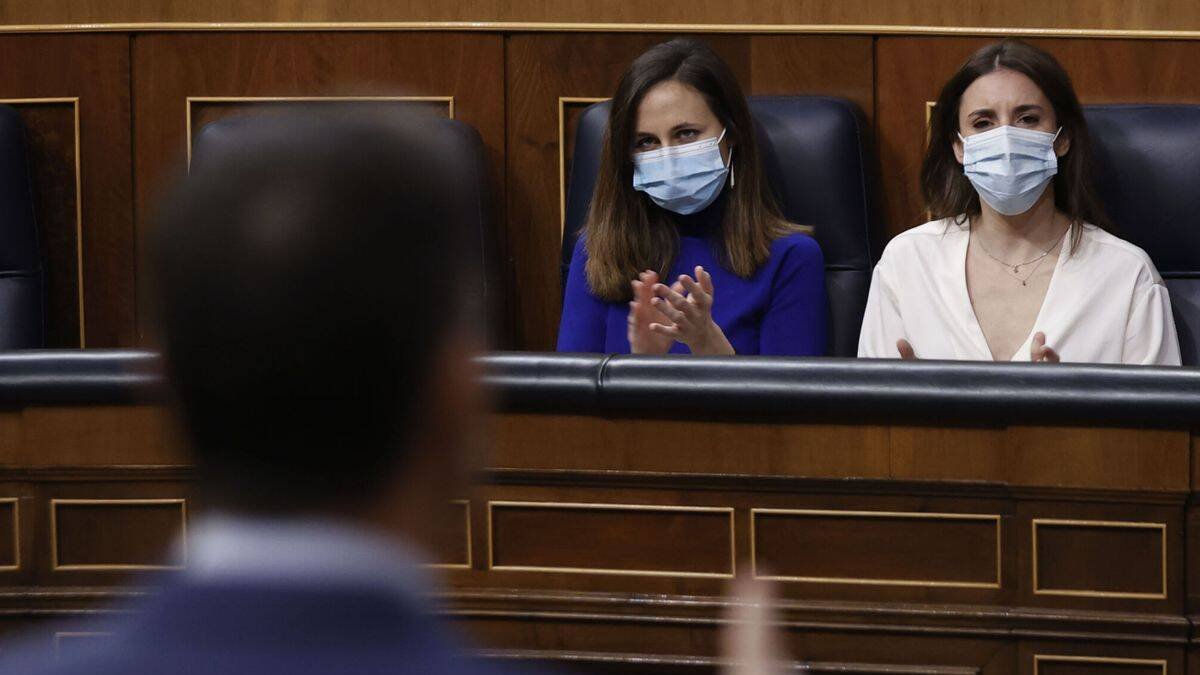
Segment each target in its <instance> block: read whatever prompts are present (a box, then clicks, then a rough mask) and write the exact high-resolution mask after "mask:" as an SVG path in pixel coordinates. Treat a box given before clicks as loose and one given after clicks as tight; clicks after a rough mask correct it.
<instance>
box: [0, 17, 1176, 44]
mask: <svg viewBox="0 0 1200 675" xmlns="http://www.w3.org/2000/svg"><path fill="white" fill-rule="evenodd" d="M159 31H204V32H219V31H284V32H286V31H471V32H510V31H511V32H551V33H579V32H600V33H760V34H764V35H770V34H811V35H888V36H905V35H914V36H929V35H936V36H954V37H1024V38H1037V37H1054V38H1102V39H1138V40H1200V30H1162V29H1155V28H1132V29H1131V28H1028V27H1026V28H1020V27H1015V26H999V27H990V26H929V25H901V24H830V23H812V24H793V23H646V22H641V23H633V22H630V23H616V22H596V21H592V22H587V21H311V22H310V21H130V22H106V21H96V22H90V23H52V24H13V25H8V26H0V33H95V32H135V33H136V32H148V33H149V32H159Z"/></svg>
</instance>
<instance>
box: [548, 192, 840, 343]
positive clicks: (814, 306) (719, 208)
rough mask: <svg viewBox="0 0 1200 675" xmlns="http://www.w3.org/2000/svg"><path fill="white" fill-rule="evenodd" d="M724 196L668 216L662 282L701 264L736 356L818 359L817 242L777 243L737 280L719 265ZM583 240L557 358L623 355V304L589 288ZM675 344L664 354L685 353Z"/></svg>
mask: <svg viewBox="0 0 1200 675" xmlns="http://www.w3.org/2000/svg"><path fill="white" fill-rule="evenodd" d="M724 203H725V199H724V195H722V196H721V197H720V198H718V199H717V200H716V201H714V202H713V203H712V204H711V205H709V207H708V208H706V209H704V210H703V211H700V212H698V213H695V214H692V215H688V216H678V215H674V214H672V217H673V219H674V221H675V225H676V227H677V228H679V255H678V256H677V257H676V258H675V262H674V263H673V264H672V265H671V275H670V276H669V277H668V278H667V279H665V280H664V282H665V283H667V284H671V283H674V281H675V280H676V279H678V278H679V275H681V274H688V275H692V274H694V272H693V270H694V268H695V267H696V265H703V266H704V269H706V270H708V273H709V274H711V275H712V278H713V309H712V314H713V320H714V321H716V322H717V325H718V326H720V327H721V330H722V331H724V333H725V337H726V338H728V339H729V343H730V344H731V345H733V349H734V351H735V352H737V353H738V354H774V355H792V356H823V355H825V342H826V328H825V322H826V309H825V263H824V259H823V258H822V256H821V248H820V247H819V246H818V245H817V242H816V241H814V240H813V238H812V237H809V236H807V235H804V234H792V235H788V236H786V237H781V238H779V239H776V240H775V242H774V243H772V244H771V254H770V257H769V258H768V259H767V261H766V263H765V264H763V266H762V267H760V268H759V269H758V271H757V272H755V273H754V274H753V275H752V276H750V277H749V278H747V279H743V278H741V277H739V276H737V275H736V274H734V273H733V272H730V271H729V270H727V269H725V268H724V267H723V266H721V263H720V262H718V259H717V256H716V254H715V251H714V248H715V246H719V245H720V239H719V237H720V232H721V219H722V217H723V215H724ZM586 265H587V251H586V250H585V248H584V243H583V237H580V238H579V241H578V242H576V244H575V252H574V255H573V256H572V257H571V270H570V273H569V274H568V275H567V291H566V295H565V297H564V298H563V313H562V323H561V324H560V325H559V328H558V351H560V352H601V353H620V354H627V353H629V340H628V338H627V337H626V317H627V316H628V314H629V304H628V303H627V302H625V301H620V302H607V301H605V300H601V299H600V298H598V297H596V296H595V295H594V294H593V293H592V291H591V289H590V288H589V287H588V283H587V275H586V273H585V268H586ZM688 352H689V350H688V348H687V346H686V345H684V344H683V343H680V342H676V343H675V344H674V345H673V346H672V347H671V353H674V354H687V353H688Z"/></svg>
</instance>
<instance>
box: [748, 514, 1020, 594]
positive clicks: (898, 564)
mask: <svg viewBox="0 0 1200 675" xmlns="http://www.w3.org/2000/svg"><path fill="white" fill-rule="evenodd" d="M751 518H752V519H753V520H752V524H751V527H752V528H753V532H752V537H753V549H752V550H753V553H752V557H753V561H754V566H755V567H754V569H755V575H756V576H759V577H763V578H768V579H775V580H779V581H788V582H807V583H835V584H869V585H885V586H886V585H891V586H942V587H961V588H999V587H1000V582H1001V569H1000V565H1001V562H1000V516H999V515H981V514H969V515H968V514H955V513H894V512H878V511H876V512H872V511H829V510H791V509H756V510H754V512H753V514H752V516H751Z"/></svg>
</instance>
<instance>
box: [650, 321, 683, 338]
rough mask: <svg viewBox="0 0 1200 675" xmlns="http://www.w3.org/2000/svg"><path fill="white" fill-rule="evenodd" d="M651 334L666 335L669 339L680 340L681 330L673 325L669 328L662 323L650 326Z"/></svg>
mask: <svg viewBox="0 0 1200 675" xmlns="http://www.w3.org/2000/svg"><path fill="white" fill-rule="evenodd" d="M650 332H651V333H655V334H658V335H666V336H667V337H673V338H676V339H678V338H679V328H678V327H677V326H674V325H671V326H667V325H665V324H661V323H652V324H650Z"/></svg>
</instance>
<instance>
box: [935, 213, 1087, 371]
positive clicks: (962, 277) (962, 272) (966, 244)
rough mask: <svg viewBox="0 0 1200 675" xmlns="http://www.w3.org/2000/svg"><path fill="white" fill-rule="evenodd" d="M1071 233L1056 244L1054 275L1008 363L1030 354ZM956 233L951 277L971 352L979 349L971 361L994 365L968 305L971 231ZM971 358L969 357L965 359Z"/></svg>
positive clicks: (970, 306) (965, 229)
mask: <svg viewBox="0 0 1200 675" xmlns="http://www.w3.org/2000/svg"><path fill="white" fill-rule="evenodd" d="M1071 229H1072V228H1067V231H1066V232H1065V233H1064V234H1063V238H1062V240H1060V241H1059V242H1058V245H1059V250H1058V259H1057V260H1056V261H1055V262H1054V272H1053V273H1052V274H1051V275H1050V285H1049V286H1047V287H1046V294H1045V295H1044V296H1042V304H1041V306H1040V307H1038V312H1037V316H1035V317H1034V318H1033V324H1032V325H1031V326H1030V327H1029V333H1028V334H1027V335H1026V336H1025V340H1024V341H1023V342H1022V343H1021V346H1019V347H1017V351H1015V352H1013V355H1012V356H1011V357H1009V359H1008V362H1010V363H1011V362H1015V361H1028V360H1029V353H1030V350H1031V349H1032V348H1033V336H1034V334H1036V333H1037V332H1038V326H1040V325H1041V324H1042V319H1043V317H1044V316H1045V314H1046V307H1048V306H1050V299H1051V295H1052V294H1053V293H1054V286H1055V284H1056V282H1057V281H1058V278H1059V276H1060V274H1059V272H1060V271H1061V270H1062V267H1063V265H1064V264H1065V263H1066V260H1067V257H1068V256H1067V255H1064V253H1066V241H1067V239H1068V238H1069V237H1070V236H1071ZM959 232H960V233H961V234H962V242H961V243H960V244H959V248H958V250H956V251H955V252H954V260H955V270H954V271H955V274H957V276H958V279H957V283H956V284H955V288H956V289H957V290H958V295H959V296H960V301H961V303H962V306H963V307H964V308H965V310H966V311H965V313H964V315H965V317H966V325H967V326H969V327H970V333H971V337H972V340H973V341H974V344H975V348H976V349H980V350H981V351H980V356H977V357H975V358H976V359H977V360H983V361H998V360H997V359H995V358H994V357H993V356H992V348H991V346H990V345H988V341H987V336H985V335H984V334H983V327H982V326H981V325H979V317H978V316H977V315H976V314H975V305H973V304H971V292H970V290H968V288H967V253H968V251H969V249H970V244H971V228H970V227H969V226H967V227H962V226H960V227H959ZM967 358H971V357H969V356H968V357H967Z"/></svg>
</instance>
